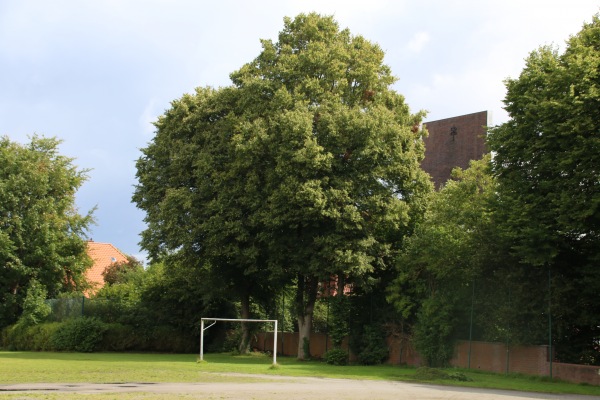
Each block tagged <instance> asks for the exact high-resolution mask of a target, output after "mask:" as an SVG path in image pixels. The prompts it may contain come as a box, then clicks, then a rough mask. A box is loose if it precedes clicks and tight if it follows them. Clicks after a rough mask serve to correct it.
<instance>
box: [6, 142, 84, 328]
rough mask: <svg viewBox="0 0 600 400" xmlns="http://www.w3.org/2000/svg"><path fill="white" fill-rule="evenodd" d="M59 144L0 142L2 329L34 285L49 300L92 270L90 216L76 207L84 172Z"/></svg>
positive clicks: (78, 284)
mask: <svg viewBox="0 0 600 400" xmlns="http://www.w3.org/2000/svg"><path fill="white" fill-rule="evenodd" d="M59 144H60V141H58V140H57V139H53V138H41V137H37V136H34V137H32V138H31V142H30V143H29V144H27V145H21V144H18V143H15V142H11V141H10V140H9V139H8V138H7V137H3V138H1V139H0V299H1V301H0V326H6V325H9V324H10V323H12V322H14V321H15V320H16V319H17V318H18V316H19V315H20V314H21V312H22V308H23V302H24V299H25V297H26V294H27V291H28V289H29V287H30V286H31V285H34V286H35V288H37V289H36V291H37V292H39V293H46V294H47V295H48V296H56V295H57V294H58V293H59V292H61V291H66V290H72V289H80V288H82V285H83V284H84V279H83V273H84V271H85V270H86V268H88V267H89V266H90V260H89V258H88V256H87V253H86V242H85V239H84V232H85V230H86V229H87V227H88V226H89V224H90V223H91V222H92V216H91V212H90V213H88V214H86V215H81V214H79V213H78V210H77V208H76V206H75V193H76V191H77V190H78V189H79V187H80V186H81V185H82V184H83V182H84V181H85V180H86V178H87V176H86V171H85V170H78V169H77V167H76V166H74V165H73V159H71V158H68V157H65V156H62V155H60V154H59V153H58V145H59Z"/></svg>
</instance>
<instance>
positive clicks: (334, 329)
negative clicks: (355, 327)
mask: <svg viewBox="0 0 600 400" xmlns="http://www.w3.org/2000/svg"><path fill="white" fill-rule="evenodd" d="M327 301H328V302H329V308H330V318H329V319H330V321H329V324H328V325H329V326H328V328H329V337H330V338H331V342H332V343H333V346H334V347H340V346H341V345H342V341H343V340H344V339H345V338H346V336H348V334H349V333H350V329H349V326H348V319H349V318H350V301H349V299H348V298H347V297H346V296H333V297H329V298H328V299H327Z"/></svg>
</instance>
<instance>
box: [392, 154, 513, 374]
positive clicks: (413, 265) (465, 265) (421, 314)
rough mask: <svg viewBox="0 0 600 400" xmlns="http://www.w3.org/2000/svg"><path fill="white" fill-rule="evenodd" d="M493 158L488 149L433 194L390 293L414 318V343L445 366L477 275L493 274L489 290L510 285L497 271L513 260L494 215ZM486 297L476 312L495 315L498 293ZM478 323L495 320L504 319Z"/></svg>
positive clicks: (404, 312)
mask: <svg viewBox="0 0 600 400" xmlns="http://www.w3.org/2000/svg"><path fill="white" fill-rule="evenodd" d="M489 161H490V158H489V156H486V157H484V159H482V160H479V161H475V162H471V164H470V167H469V169H467V170H464V171H463V170H460V169H456V170H455V171H453V180H451V181H449V182H448V183H447V184H446V185H445V186H444V187H443V188H442V189H441V190H440V191H439V192H435V193H432V194H431V196H430V198H429V205H428V209H427V212H426V214H425V218H424V220H423V221H422V223H421V224H420V225H419V226H418V227H417V229H416V230H415V233H414V235H412V236H411V237H409V238H407V239H406V241H405V248H404V252H403V253H402V254H401V256H400V258H399V259H398V264H397V271H398V275H397V277H396V278H395V279H394V280H393V281H392V284H391V285H390V287H389V288H388V300H389V301H390V302H391V303H392V304H394V305H395V306H396V308H397V310H398V311H399V312H400V313H401V314H402V316H403V318H404V319H405V320H406V321H408V322H409V323H410V324H411V325H412V331H413V334H414V336H415V342H416V346H417V349H418V351H419V353H420V354H421V355H423V357H425V359H426V360H427V362H428V364H429V365H433V366H444V365H446V364H447V363H448V361H449V360H450V358H451V357H452V351H453V348H454V345H453V343H454V340H455V339H456V337H457V336H458V335H459V333H461V334H462V336H463V337H464V338H467V337H468V336H467V335H468V330H467V331H466V332H465V331H464V329H463V331H462V332H459V329H460V328H461V327H464V326H467V327H468V326H469V319H468V316H469V313H468V312H467V310H468V307H469V306H470V305H471V304H472V302H473V293H474V292H473V284H474V282H475V281H477V282H481V281H482V280H483V279H488V278H489V279H491V280H492V282H493V284H490V292H491V293H498V291H499V290H501V289H499V288H505V286H504V281H503V280H502V279H498V278H499V276H498V275H497V271H502V270H503V269H505V268H506V265H507V263H510V259H509V258H507V257H506V256H505V251H506V250H507V248H506V247H503V246H504V244H503V241H502V240H501V238H500V237H499V235H498V233H497V231H496V230H495V227H494V220H493V218H492V217H493V215H494V207H493V205H494V200H495V188H496V183H495V181H494V179H493V177H492V176H491V175H490V171H489ZM509 265H510V264H509ZM501 276H502V275H501ZM489 294H490V293H488V295H489ZM505 297H506V296H505V294H504V293H503V294H502V297H501V298H502V299H504V298H505ZM480 298H481V296H480ZM488 298H489V303H487V304H486V306H487V307H489V308H484V307H483V306H482V305H479V312H480V313H481V312H482V310H485V311H487V312H490V313H491V314H492V315H494V314H495V316H496V317H497V316H498V313H497V311H498V309H499V307H498V301H494V300H497V299H498V298H499V297H496V298H495V299H494V297H489V296H488ZM482 315H483V314H482ZM487 315H488V317H489V316H490V315H489V314H487ZM481 322H482V323H485V322H488V323H489V324H491V325H494V324H495V325H496V326H497V325H498V322H499V320H498V319H489V320H488V321H481ZM503 326H504V325H503Z"/></svg>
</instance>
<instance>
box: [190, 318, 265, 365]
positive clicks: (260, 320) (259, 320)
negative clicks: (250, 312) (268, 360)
mask: <svg viewBox="0 0 600 400" xmlns="http://www.w3.org/2000/svg"><path fill="white" fill-rule="evenodd" d="M204 321H213V323H212V324H210V325H209V326H207V327H206V328H205V327H204ZM217 321H225V322H272V323H273V324H274V327H273V365H275V364H277V320H276V319H245V318H200V361H203V360H204V331H205V330H207V329H208V328H210V327H211V326H213V325H214V324H216V323H217Z"/></svg>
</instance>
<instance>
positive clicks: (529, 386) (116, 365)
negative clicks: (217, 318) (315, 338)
mask: <svg viewBox="0 0 600 400" xmlns="http://www.w3.org/2000/svg"><path fill="white" fill-rule="evenodd" d="M197 358H198V357H197V355H192V354H124V353H85V354H84V353H34V352H0V385H6V384H16V383H35V382H44V383H58V382H60V383H77V382H89V383H119V382H240V381H247V382H253V381H259V380H260V381H262V382H264V381H265V379H268V375H282V376H304V377H307V376H310V377H323V378H348V379H369V380H396V381H415V380H416V377H415V372H416V369H414V368H408V367H398V366H390V365H380V366H368V367H367V366H345V367H338V366H332V365H328V364H325V363H322V362H318V361H303V362H300V361H297V360H296V359H295V358H288V357H280V358H278V360H277V361H278V367H277V368H271V362H272V359H271V358H270V357H266V356H263V355H250V356H232V355H228V354H207V355H205V362H201V363H199V362H197ZM452 371H460V372H461V373H463V374H464V375H466V376H467V377H468V378H470V379H471V381H469V382H458V381H454V380H437V381H435V382H434V383H439V384H444V385H454V386H468V387H480V388H495V389H513V390H519V391H531V392H545V393H570V394H583V395H593V396H600V387H598V386H591V385H578V384H572V383H565V382H557V381H550V380H548V379H547V378H540V377H528V376H515V375H508V376H507V375H501V374H491V373H482V372H478V371H472V370H452ZM232 373H234V374H244V375H243V376H240V375H233V376H232V375H230V374H232ZM252 375H257V376H255V377H253V376H252ZM258 375H261V376H258ZM265 375H267V378H265ZM129 395H130V394H126V395H125V394H124V395H123V396H121V395H120V396H119V398H124V399H128V398H136V397H135V396H131V397H130V396H129ZM0 396H1V397H2V398H13V396H16V395H11V394H4V395H0ZM39 396H40V397H38V394H32V395H31V396H30V395H29V394H28V397H27V398H35V399H38V398H44V399H54V398H65V399H68V398H70V397H68V396H67V395H66V394H64V393H63V394H61V396H59V397H52V396H53V395H41V394H40V395H39ZM57 396H58V394H57ZM93 396H97V397H90V398H94V399H103V398H109V397H110V396H109V397H103V395H93ZM14 398H23V397H22V396H21V397H14ZM73 398H77V397H73ZM113 398H114V396H113ZM152 398H154V397H152V395H150V397H144V399H152ZM156 398H159V397H156ZM174 398H186V396H185V395H181V396H179V397H174Z"/></svg>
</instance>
